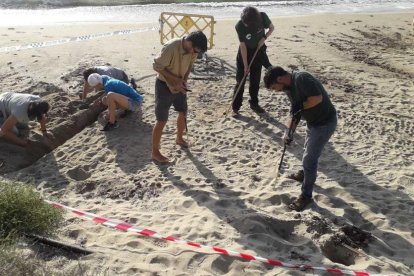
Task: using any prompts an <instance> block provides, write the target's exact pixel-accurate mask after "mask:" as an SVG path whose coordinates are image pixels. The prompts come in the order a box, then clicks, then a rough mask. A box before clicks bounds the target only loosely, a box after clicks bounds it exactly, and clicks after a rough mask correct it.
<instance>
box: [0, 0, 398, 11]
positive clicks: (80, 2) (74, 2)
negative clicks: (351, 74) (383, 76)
mask: <svg viewBox="0 0 414 276" xmlns="http://www.w3.org/2000/svg"><path fill="white" fill-rule="evenodd" d="M389 2H399V1H393V0H368V1H367V0H302V1H300V0H273V1H259V0H251V1H242V0H233V1H231V0H230V1H229V0H226V1H220V0H216V1H201V0H117V1H113V0H0V8H5V9H48V8H71V7H83V6H95V7H96V6H98V7H99V6H127V5H141V6H142V5H166V4H178V5H187V6H198V7H209V8H215V7H216V8H220V7H245V6H248V5H252V6H257V7H266V6H272V5H279V6H295V5H299V6H300V5H309V6H313V5H316V6H318V5H334V4H345V3H347V4H350V5H351V4H362V3H378V4H381V3H389Z"/></svg>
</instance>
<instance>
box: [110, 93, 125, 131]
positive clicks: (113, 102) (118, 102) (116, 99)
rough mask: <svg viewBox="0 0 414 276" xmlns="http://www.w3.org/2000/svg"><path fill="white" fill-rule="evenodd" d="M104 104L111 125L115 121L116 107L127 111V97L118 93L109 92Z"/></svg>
mask: <svg viewBox="0 0 414 276" xmlns="http://www.w3.org/2000/svg"><path fill="white" fill-rule="evenodd" d="M106 103H107V106H108V113H109V122H110V123H111V124H113V123H115V121H116V109H117V108H118V107H120V108H122V109H125V110H129V101H128V97H126V96H124V95H121V94H118V93H114V92H109V93H108V94H107V96H106Z"/></svg>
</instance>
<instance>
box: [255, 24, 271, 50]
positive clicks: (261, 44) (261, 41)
mask: <svg viewBox="0 0 414 276" xmlns="http://www.w3.org/2000/svg"><path fill="white" fill-rule="evenodd" d="M274 30H275V27H274V26H273V24H272V23H270V25H269V28H268V30H267V32H266V33H265V35H264V37H263V38H262V39H260V41H259V45H258V47H259V48H261V47H262V46H263V45H264V44H265V42H266V39H268V38H269V36H270V35H271V34H272V33H273V31H274Z"/></svg>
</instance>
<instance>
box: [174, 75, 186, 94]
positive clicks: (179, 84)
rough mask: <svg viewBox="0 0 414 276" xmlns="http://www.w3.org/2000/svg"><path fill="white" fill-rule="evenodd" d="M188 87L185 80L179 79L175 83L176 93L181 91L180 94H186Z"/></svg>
mask: <svg viewBox="0 0 414 276" xmlns="http://www.w3.org/2000/svg"><path fill="white" fill-rule="evenodd" d="M186 86H187V84H186V82H185V81H184V80H183V79H181V78H177V79H176V81H175V85H174V89H175V90H176V91H180V92H183V93H184V92H185V90H186Z"/></svg>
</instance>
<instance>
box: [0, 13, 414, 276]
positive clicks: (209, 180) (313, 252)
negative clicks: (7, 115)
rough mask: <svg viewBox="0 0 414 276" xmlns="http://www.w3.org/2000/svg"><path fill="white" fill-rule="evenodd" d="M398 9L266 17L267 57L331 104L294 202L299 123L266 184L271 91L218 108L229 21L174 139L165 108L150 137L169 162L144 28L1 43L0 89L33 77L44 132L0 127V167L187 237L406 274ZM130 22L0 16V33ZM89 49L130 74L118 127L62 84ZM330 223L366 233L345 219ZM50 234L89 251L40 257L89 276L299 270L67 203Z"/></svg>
mask: <svg viewBox="0 0 414 276" xmlns="http://www.w3.org/2000/svg"><path fill="white" fill-rule="evenodd" d="M412 17H413V15H412V13H411V14H410V13H402V14H340V15H339V14H326V15H313V16H304V17H294V18H290V17H281V18H273V23H274V25H275V26H276V31H275V33H274V34H273V35H272V37H271V38H270V39H269V40H268V42H267V45H268V53H269V56H270V60H271V62H272V63H273V64H280V65H282V66H284V67H286V68H300V69H304V70H308V71H310V72H311V73H313V74H314V75H316V76H317V77H319V78H320V79H321V80H322V82H323V84H324V85H325V87H326V88H327V90H328V91H329V93H330V95H331V97H332V101H333V103H334V104H335V106H336V107H337V109H338V113H339V125H338V129H337V131H336V133H335V135H334V136H333V138H332V139H331V141H330V142H329V144H328V145H327V146H326V147H325V150H324V152H323V155H322V157H321V158H320V164H319V174H318V179H317V183H316V187H315V194H314V199H315V203H313V204H312V205H311V206H310V208H307V209H306V210H305V211H303V212H302V213H300V214H299V213H297V212H293V211H289V210H288V209H287V208H286V204H287V203H288V202H289V200H290V198H291V197H292V196H296V195H298V193H299V190H300V186H299V185H298V184H297V183H295V182H294V181H292V180H288V179H286V177H285V176H284V175H286V173H287V172H290V171H294V170H296V169H299V168H300V164H301V161H300V160H301V156H302V146H303V141H304V130H305V127H304V123H302V124H301V126H300V127H299V128H298V130H297V134H296V135H295V141H294V143H293V145H291V146H290V147H289V148H288V151H287V154H286V156H285V160H286V162H285V164H284V167H283V169H282V172H283V173H284V175H282V176H281V177H280V178H279V179H277V181H275V182H274V183H272V184H271V180H272V176H273V172H274V169H275V167H276V166H277V163H278V162H279V158H280V156H281V152H282V143H281V136H282V133H283V132H284V129H285V127H284V123H285V122H286V120H287V118H288V110H289V108H288V101H287V99H286V97H285V96H284V95H283V93H271V92H269V91H267V90H266V89H264V88H261V91H260V103H261V104H262V106H263V107H264V108H265V109H266V110H267V112H268V113H267V114H266V115H265V116H262V117H260V116H258V115H257V114H255V113H253V112H252V111H251V110H249V108H248V107H247V106H246V103H247V98H245V101H244V103H245V104H244V106H243V107H242V109H241V113H242V117H241V118H240V119H239V120H236V119H232V118H231V119H230V118H223V116H222V113H223V111H225V110H226V109H227V107H228V104H229V102H230V99H231V93H232V89H233V87H234V85H235V56H236V51H237V47H238V42H237V38H236V33H235V31H234V24H235V21H220V22H218V23H217V25H216V33H217V35H216V37H215V43H216V46H215V47H214V49H212V50H211V51H209V52H208V58H207V59H206V60H200V61H198V62H197V64H196V67H195V72H194V74H193V75H192V77H193V79H192V80H190V85H191V89H192V92H191V93H189V115H188V116H189V118H188V130H189V133H188V138H189V139H190V140H191V143H192V146H191V148H190V149H189V150H184V149H181V148H179V147H178V146H176V145H175V144H174V132H175V119H176V114H175V113H173V112H171V117H170V122H169V123H168V125H167V127H166V129H165V133H164V135H163V141H162V151H163V152H164V153H166V154H168V155H169V156H172V157H175V159H176V162H175V163H174V164H173V165H171V166H157V165H156V164H154V163H153V162H151V160H150V146H151V131H152V126H153V124H154V120H155V116H154V111H153V109H154V71H153V70H152V60H153V58H154V57H155V56H156V55H157V54H158V53H159V51H160V49H161V45H160V43H159V35H158V33H157V32H156V31H152V32H145V33H136V34H130V35H124V36H113V37H106V38H100V39H95V40H89V41H84V42H80V43H68V44H64V45H59V46H54V47H48V48H39V49H33V50H24V51H18V52H10V53H1V54H0V63H1V64H2V67H1V69H0V84H1V87H2V92H5V91H15V92H23V91H24V92H36V93H38V94H40V95H42V96H44V97H45V98H46V99H48V100H49V101H50V103H51V105H52V110H51V112H50V122H49V128H50V130H51V132H52V135H53V136H52V139H51V141H46V140H44V139H42V138H41V136H40V134H39V133H36V132H35V131H36V130H35V128H34V129H33V131H32V132H31V134H30V135H31V137H32V138H33V139H35V140H37V141H38V142H37V143H36V145H37V146H39V147H40V149H37V150H35V149H34V148H33V147H32V148H30V149H27V150H25V149H21V148H18V147H12V146H10V145H9V144H6V143H4V142H0V147H1V156H0V159H1V160H0V162H2V163H3V165H2V167H1V168H0V170H1V171H0V172H1V173H2V175H3V176H2V177H3V178H5V179H11V180H18V181H23V182H27V183H30V184H31V185H34V186H35V187H37V188H38V189H39V191H42V192H43V193H44V194H45V195H47V196H51V197H52V198H53V199H55V200H56V201H58V202H61V203H64V204H67V205H69V206H72V207H75V208H78V209H81V210H85V211H89V212H92V213H96V214H98V215H100V216H104V217H107V218H114V219H117V220H120V221H127V222H129V223H134V224H137V225H139V226H141V227H143V228H149V229H152V230H155V231H158V232H160V233H161V234H165V235H174V236H177V237H180V238H182V239H185V240H189V241H195V242H199V243H203V244H209V245H214V246H221V247H225V248H228V249H232V250H235V251H243V252H249V253H252V254H255V255H260V256H263V257H269V258H273V259H276V260H281V261H284V262H289V263H305V264H310V265H315V266H339V267H342V268H347V269H354V270H368V271H370V272H374V273H382V274H386V275H389V274H397V275H404V274H405V275H410V274H411V275H414V257H413V256H414V235H413V232H414V220H413V218H414V201H413V200H414V173H413V172H414V165H413V156H414V155H413V153H414V141H413V136H414V115H413V110H414V104H413V99H414V89H413V77H414V29H413V26H412V25H411V23H412ZM151 26H152V25H151ZM136 27H137V26H136V25H133V24H99V25H95V24H85V25H82V24H79V25H76V26H44V27H16V28H2V29H1V36H2V39H1V41H0V47H5V46H12V45H19V44H28V43H31V42H42V41H49V40H55V39H59V38H63V37H73V36H79V35H86V34H94V33H102V32H110V31H115V30H123V29H131V28H136ZM104 63H109V64H111V65H113V66H117V67H121V68H123V69H125V70H126V71H127V72H128V73H129V75H131V76H133V77H135V78H136V79H139V82H138V83H139V85H140V91H141V92H143V93H144V95H145V103H144V108H143V114H142V117H141V116H138V115H137V116H135V115H134V116H130V117H128V118H125V119H120V120H119V122H120V128H119V129H117V130H115V131H112V132H108V133H104V132H101V131H99V129H100V128H101V124H100V123H99V121H95V119H96V116H97V113H98V112H99V110H93V109H85V108H86V107H85V105H84V104H83V103H82V102H80V101H78V100H77V96H76V93H77V92H78V91H80V89H81V74H80V72H81V71H82V70H83V69H84V68H85V67H87V66H91V65H101V64H104ZM246 94H247V93H246ZM91 101H92V100H89V103H90V102H91ZM85 126H86V127H85ZM84 127H85V128H84ZM67 139H69V140H67ZM66 140H67V141H66ZM64 141H66V142H65V143H63V142H64ZM62 143H63V144H62ZM59 145H60V146H59ZM53 148H54V150H53V151H51V152H50V153H48V154H46V155H45V156H44V157H42V158H41V159H39V160H38V161H36V162H35V163H33V164H32V165H30V166H28V167H26V168H24V169H21V170H18V171H15V170H16V169H18V168H21V167H24V166H27V165H29V164H30V163H31V162H33V161H34V160H36V159H37V158H39V157H40V156H41V155H42V154H44V152H47V151H49V150H51V149H53ZM343 226H348V227H349V226H355V227H356V228H355V229H356V230H359V229H360V230H364V231H367V232H369V233H371V234H372V237H371V239H369V238H368V236H367V235H364V233H362V235H360V236H356V235H355V231H354V234H349V233H348V232H347V231H343V230H341V229H343ZM59 239H61V240H63V241H65V242H67V243H71V244H80V245H82V246H84V247H85V248H87V249H90V250H93V251H95V252H96V253H95V254H92V255H89V256H87V257H83V258H75V259H70V258H67V257H66V256H65V255H62V254H59V253H56V254H55V255H53V254H52V256H53V258H45V261H46V262H47V263H48V264H49V265H51V266H52V267H62V268H63V269H70V268H73V267H76V266H77V265H78V263H79V262H80V263H81V264H82V265H84V266H85V267H87V268H88V273H90V274H93V275H98V274H104V273H106V275H223V274H225V275H275V274H277V275H303V274H304V272H299V271H289V270H286V269H283V268H278V267H271V266H267V265H264V264H260V263H255V262H247V261H242V260H240V259H236V258H231V257H225V256H220V255H217V254H205V253H201V252H197V251H193V250H191V249H189V248H188V247H186V246H179V245H175V244H172V243H168V242H165V241H160V240H155V239H152V238H145V237H137V236H134V235H132V234H127V233H124V232H119V231H116V230H112V229H108V228H105V227H103V226H100V225H95V224H93V223H92V222H88V221H83V220H81V219H79V218H77V217H74V216H72V215H67V223H66V225H65V226H64V227H63V229H62V233H61V234H60V236H59ZM344 243H345V244H348V245H349V246H351V247H354V248H358V247H359V248H361V250H363V252H365V253H366V254H367V257H366V256H364V255H359V256H357V255H356V254H355V253H354V252H353V251H351V250H349V249H347V248H346V247H344V246H342V244H344Z"/></svg>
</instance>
